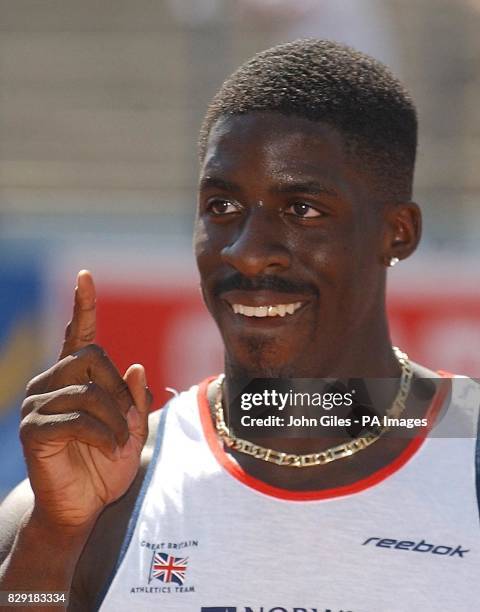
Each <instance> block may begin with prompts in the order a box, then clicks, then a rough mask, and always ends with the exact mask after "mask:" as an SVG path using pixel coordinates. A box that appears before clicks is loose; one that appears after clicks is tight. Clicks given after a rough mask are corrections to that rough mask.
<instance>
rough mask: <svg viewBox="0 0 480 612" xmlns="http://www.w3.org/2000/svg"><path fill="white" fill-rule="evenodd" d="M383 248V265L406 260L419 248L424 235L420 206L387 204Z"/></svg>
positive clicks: (411, 203) (413, 204)
mask: <svg viewBox="0 0 480 612" xmlns="http://www.w3.org/2000/svg"><path fill="white" fill-rule="evenodd" d="M384 228H385V229H384V236H383V248H382V251H383V252H382V263H383V264H384V265H386V266H389V265H391V263H390V262H391V260H392V259H394V258H396V259H398V260H402V259H406V258H407V257H408V256H409V255H411V254H412V253H413V252H414V251H415V249H416V248H417V245H418V243H419V242H420V237H421V235H422V213H421V211H420V208H419V206H418V204H415V202H406V203H402V204H395V203H393V204H387V205H386V207H385V225H384Z"/></svg>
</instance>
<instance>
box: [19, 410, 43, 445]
mask: <svg viewBox="0 0 480 612" xmlns="http://www.w3.org/2000/svg"><path fill="white" fill-rule="evenodd" d="M35 421H36V419H35V416H34V415H33V416H32V414H31V413H30V414H28V415H27V416H25V417H24V418H23V419H22V420H21V421H20V428H19V436H20V442H21V443H22V445H23V446H28V443H29V442H30V440H31V439H32V437H33V434H34V432H35V431H36V430H37V429H38V427H37V425H36V423H35Z"/></svg>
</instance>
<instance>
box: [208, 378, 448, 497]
mask: <svg viewBox="0 0 480 612" xmlns="http://www.w3.org/2000/svg"><path fill="white" fill-rule="evenodd" d="M445 374H447V373H441V375H442V376H445ZM451 376H453V375H451ZM445 377H446V378H447V377H450V375H449V374H447V376H445ZM215 378H217V377H216V376H210V377H208V378H206V379H205V380H203V381H202V382H201V383H200V384H199V388H198V405H199V410H200V421H201V423H202V427H203V432H204V434H205V438H206V440H207V443H208V445H209V447H210V450H211V451H212V453H213V455H214V456H215V458H216V460H217V461H218V463H219V464H220V465H221V466H222V467H223V468H224V469H226V470H227V472H229V474H231V475H232V476H233V477H234V478H236V479H237V480H239V481H240V482H241V483H243V484H245V485H247V486H248V487H250V488H252V489H255V490H256V491H260V492H261V493H264V494H265V495H270V496H271V497H277V498H279V499H286V500H290V501H314V500H321V499H331V498H334V497H341V496H343V495H352V494H354V493H359V492H360V491H364V490H365V489H368V488H370V487H373V486H375V485H376V484H378V483H380V482H382V480H385V479H386V478H388V477H389V476H391V475H392V474H394V473H395V472H397V471H398V470H399V469H400V468H401V467H403V466H404V465H405V464H406V463H407V461H409V459H411V458H412V457H413V455H414V454H415V453H416V452H417V451H418V450H419V448H420V447H421V446H422V444H423V442H424V441H425V438H426V435H427V431H426V432H425V433H424V434H421V435H419V436H416V437H415V438H413V439H412V441H411V442H410V443H409V444H408V445H407V446H406V447H405V448H404V450H403V451H402V452H401V453H400V454H399V455H398V456H397V457H396V458H395V459H394V460H393V461H392V462H391V463H389V464H388V465H386V466H384V467H383V468H380V469H379V470H377V471H376V472H374V473H373V474H370V476H367V477H366V478H362V479H360V480H357V481H356V482H354V483H352V484H349V485H344V486H341V487H334V488H332V489H323V490H321V491H290V490H289V489H282V488H280V487H274V486H272V485H269V484H267V483H265V482H263V481H262V480H259V479H258V478H255V477H253V476H251V475H250V474H248V473H247V472H245V470H244V469H243V468H242V467H240V465H238V464H237V463H235V462H234V461H232V459H231V458H230V457H229V456H228V455H227V453H226V452H225V451H224V450H223V444H222V443H221V442H220V441H219V439H218V437H217V433H216V431H215V429H214V426H213V422H212V418H211V415H210V406H209V403H208V398H207V388H208V385H209V383H210V382H212V380H215ZM450 388H451V381H450V380H448V381H447V380H446V381H445V384H442V385H441V386H440V389H439V390H438V391H437V393H436V394H435V396H434V398H433V400H432V403H431V404H430V408H429V409H428V412H427V414H426V417H427V418H428V421H429V423H430V424H433V421H434V417H435V416H436V414H437V413H438V412H439V410H440V408H441V406H442V404H443V402H444V401H445V398H446V396H447V392H448V391H449V389H450ZM426 429H427V428H426Z"/></svg>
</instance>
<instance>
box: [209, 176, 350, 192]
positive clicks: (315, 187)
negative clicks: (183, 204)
mask: <svg viewBox="0 0 480 612" xmlns="http://www.w3.org/2000/svg"><path fill="white" fill-rule="evenodd" d="M199 189H200V190H205V189H221V190H222V191H230V192H232V191H236V192H239V191H242V188H241V187H240V185H238V184H237V183H234V182H233V181H229V180H226V179H223V178H219V177H216V176H205V177H204V178H202V180H201V181H200V183H199ZM270 191H271V192H272V193H277V194H288V193H307V194H310V195H316V196H318V195H330V196H333V197H338V195H339V194H338V192H337V191H335V190H334V189H332V188H330V187H326V186H325V185H322V184H321V183H319V182H317V181H300V182H286V183H281V184H280V185H277V186H275V187H272V189H271V190H270Z"/></svg>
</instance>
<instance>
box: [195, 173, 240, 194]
mask: <svg viewBox="0 0 480 612" xmlns="http://www.w3.org/2000/svg"><path fill="white" fill-rule="evenodd" d="M198 188H199V189H200V190H204V189H221V190H222V191H241V187H240V185H237V184H236V183H234V182H232V181H227V180H225V179H222V178H218V177H216V176H204V177H203V178H202V180H201V181H200V183H199V185H198Z"/></svg>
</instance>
